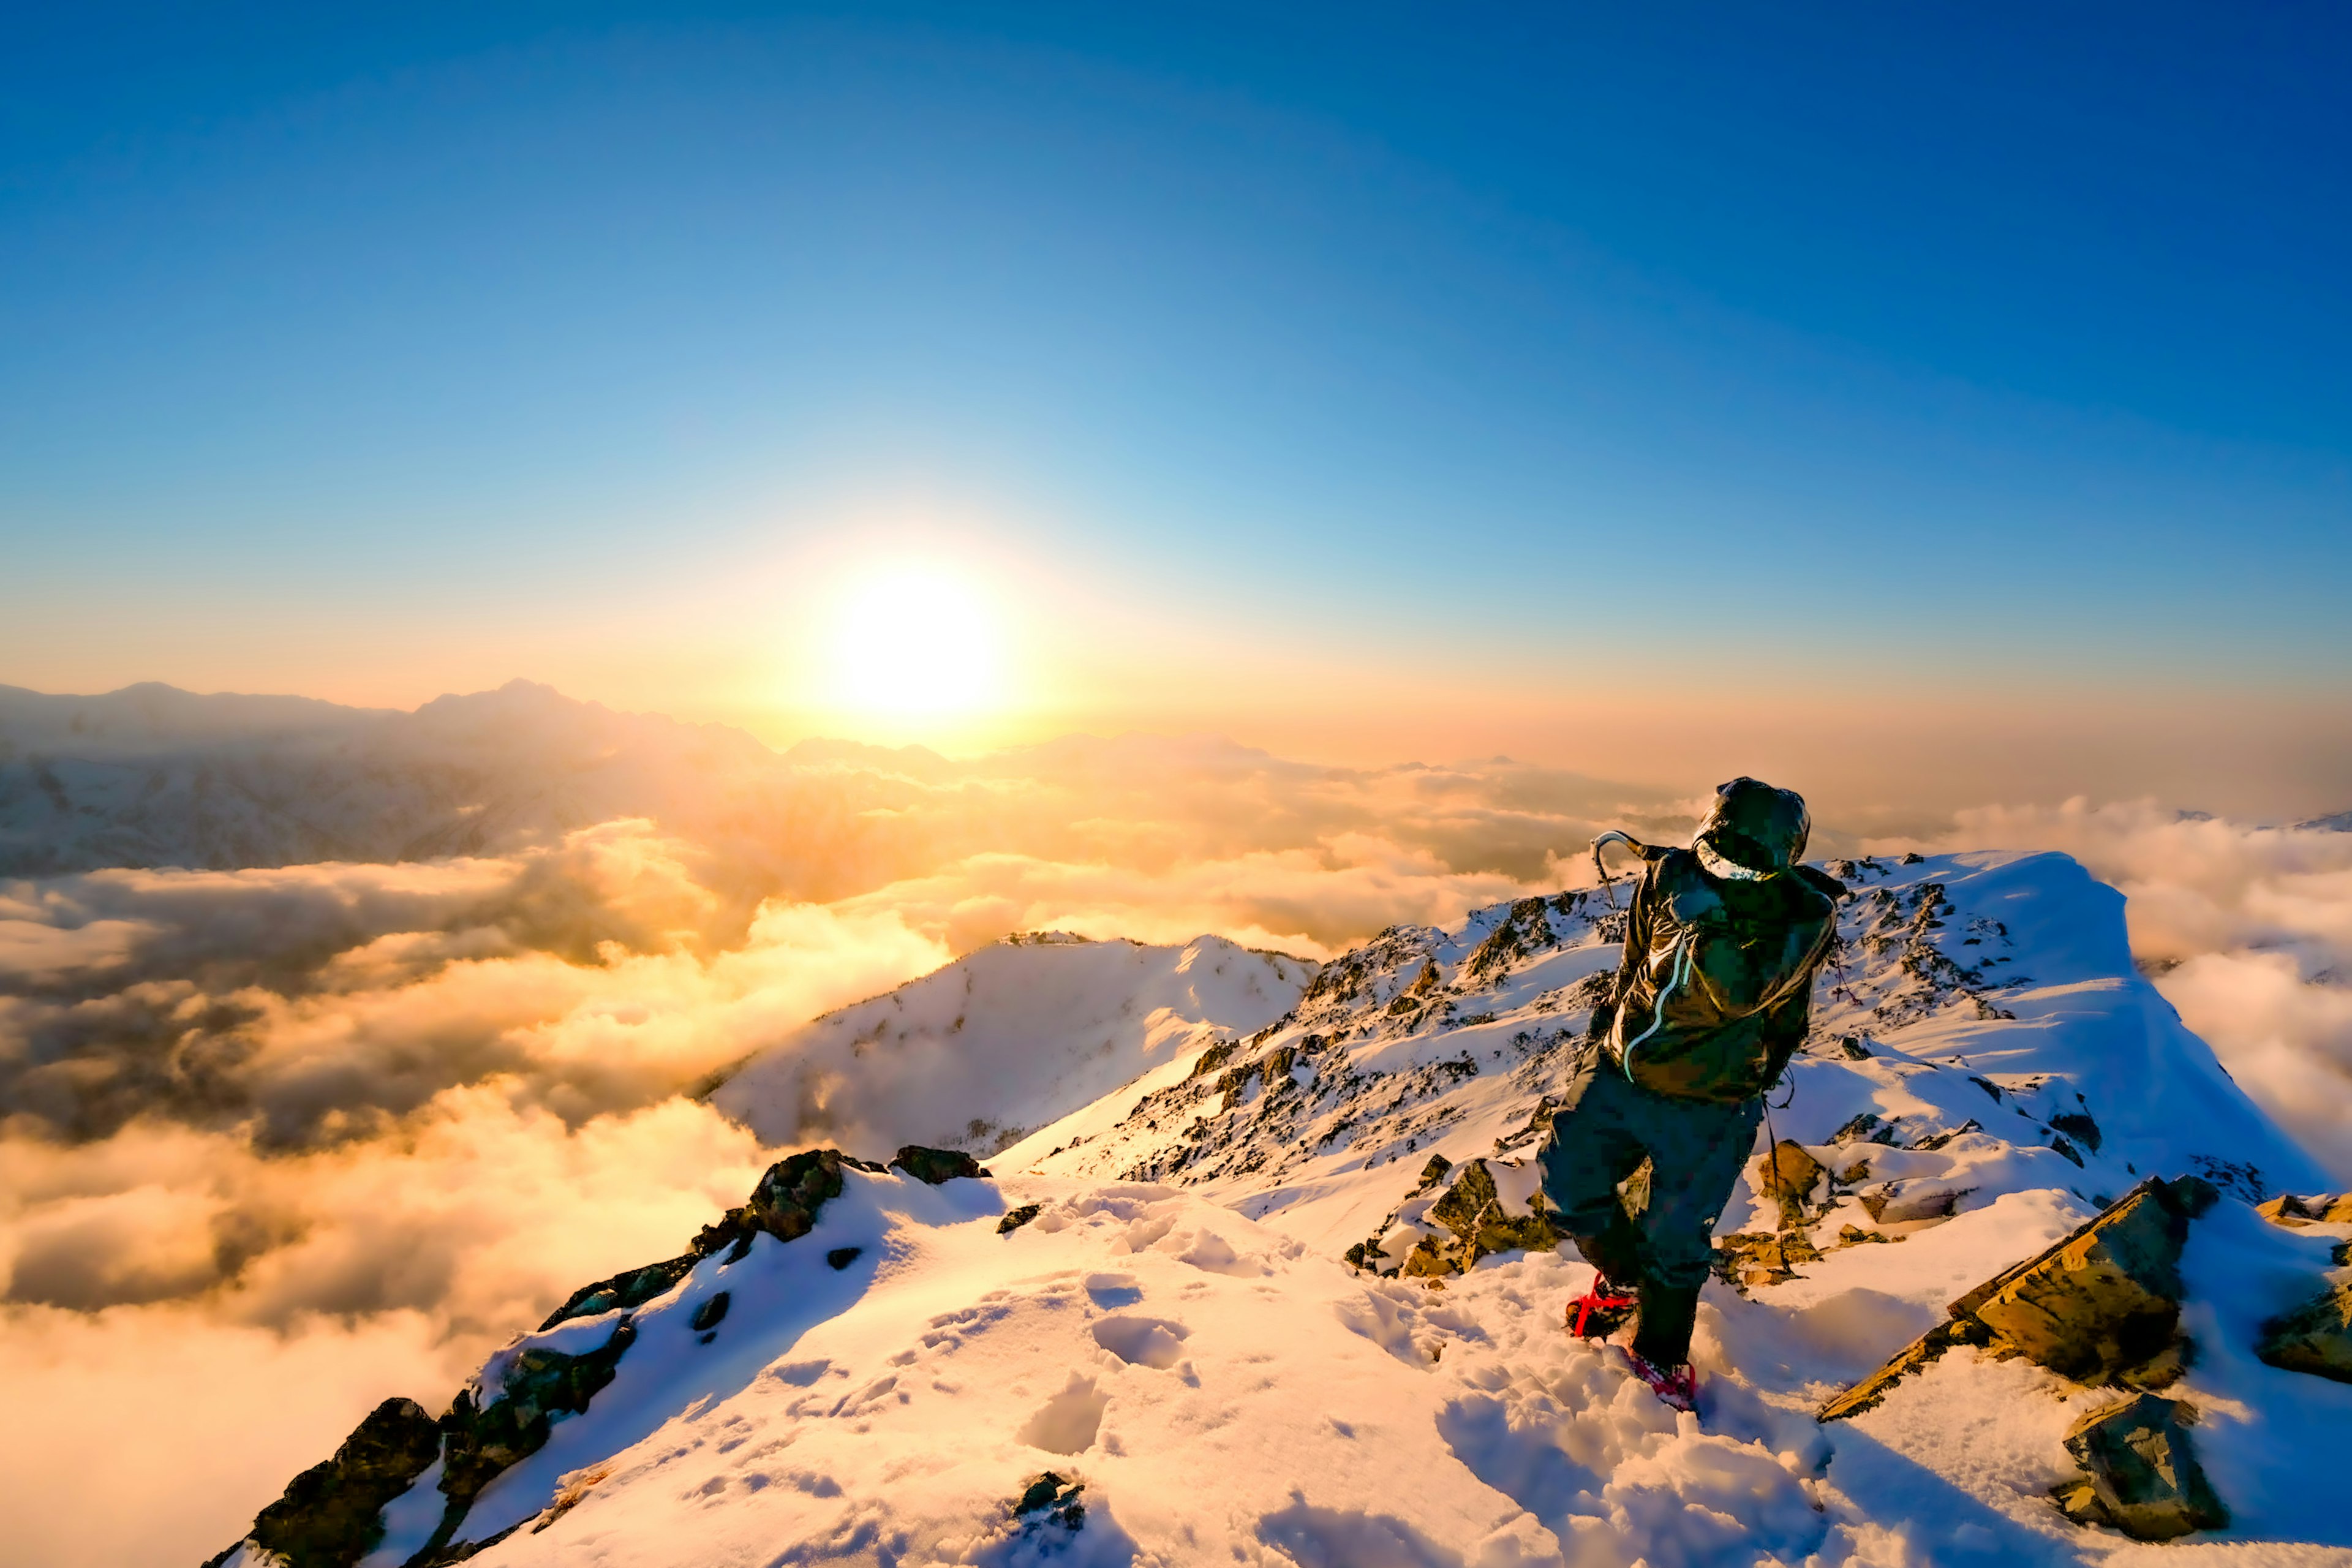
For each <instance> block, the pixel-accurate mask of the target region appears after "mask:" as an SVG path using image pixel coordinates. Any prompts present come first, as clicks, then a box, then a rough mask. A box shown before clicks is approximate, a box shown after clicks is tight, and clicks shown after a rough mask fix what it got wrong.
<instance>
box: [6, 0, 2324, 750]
mask: <svg viewBox="0 0 2352 1568" xmlns="http://www.w3.org/2000/svg"><path fill="white" fill-rule="evenodd" d="M60 9H61V10H66V9H68V8H60ZM1264 10H1265V8H1264V7H1248V8H1244V7H1230V8H1225V7H1214V6H1188V7H1182V8H1151V9H1146V8H1139V7H1104V6H1080V5H1069V6H1057V5H1027V6H1018V7H1013V6H991V5H959V6H952V7H925V6H914V5H867V6H860V7H856V8H855V9H836V10H830V11H828V10H821V9H814V8H797V7H694V6H679V5H670V6H662V7H642V8H636V9H634V10H633V9H630V8H623V7H599V6H593V5H570V6H555V5H545V6H497V5H489V6H431V5H411V6H406V7H402V8H399V9H398V10H392V9H385V10H383V11H381V12H377V13H374V14H373V15H371V14H367V13H366V12H365V10H364V8H357V7H354V8H347V9H346V8H333V7H329V8H316V7H312V8H303V9H299V10H298V9H294V8H285V9H276V8H257V7H237V6H213V7H205V8H201V9H199V8H182V9H171V10H157V11H151V12H138V11H110V10H107V9H105V8H101V7H91V8H86V9H80V10H71V11H70V13H69V14H64V15H59V16H49V17H38V16H26V15H24V14H22V13H18V14H16V15H15V16H12V17H11V18H10V19H9V20H8V21H7V22H6V23H5V28H6V37H7V44H6V47H0V545H5V551H6V554H7V557H8V558H9V560H10V561H11V562H12V563H13V568H14V569H13V570H11V571H10V572H8V573H7V574H5V580H0V611H5V613H6V614H5V618H6V619H7V620H8V621H9V622H10V623H11V624H12V625H13V626H14V627H15V628H16V629H15V630H14V631H13V632H11V631H7V630H0V681H14V682H16V683H18V684H26V685H37V686H46V687H49V688H51V689H56V688H58V687H61V686H62V687H74V686H79V687H81V688H84V689H88V688H91V687H97V686H102V685H107V684H113V683H116V682H117V681H118V680H119V679H133V678H136V677H137V676H139V675H145V676H150V677H153V678H157V679H171V680H175V681H177V682H179V683H181V684H187V685H197V686H206V685H245V686H251V685H256V684H277V685H280V686H285V687H294V688H299V689H315V690H319V691H320V694H322V695H329V696H346V697H351V698H354V699H360V700H404V701H412V700H421V699H422V698H423V697H426V696H430V695H432V694H433V690H432V689H425V687H428V686H429V687H432V688H433V689H439V686H440V685H441V684H445V683H446V684H467V683H468V682H469V681H470V682H471V683H473V684H492V683H494V682H495V681H496V680H499V679H505V678H506V677H507V676H509V675H513V674H540V675H545V676H548V677H550V678H555V679H559V683H560V684H566V685H567V686H568V687H575V688H576V687H580V686H583V685H585V686H587V687H590V688H594V687H596V686H597V685H598V684H599V682H600V681H603V682H604V684H605V685H607V686H609V687H610V690H609V692H608V691H604V690H596V689H591V690H588V691H587V692H586V693H585V694H588V695H611V696H612V697H614V700H623V701H628V702H631V703H633V704H634V705H644V706H664V705H667V706H669V707H671V708H673V709H675V710H712V711H717V710H721V709H730V704H732V705H733V707H734V708H740V706H741V705H742V704H741V699H740V693H736V694H735V695H732V696H730V695H728V694H727V693H726V692H723V691H722V690H721V688H722V687H725V686H726V685H727V682H726V680H725V679H723V678H722V677H721V676H719V675H717V674H714V673H713V672H714V671H717V670H719V669H721V668H723V667H724V666H725V665H726V664H727V662H728V659H729V658H730V648H732V647H738V646H739V643H730V641H728V639H727V638H725V637H714V636H713V635H712V633H711V628H712V626H715V625H720V624H728V623H730V618H732V619H756V618H758V617H759V616H761V615H762V614H763V613H765V614H773V615H775V616H786V617H789V616H793V615H798V614H804V613H806V612H807V610H808V604H807V599H806V594H805V593H803V594H802V595H801V597H799V598H794V597H793V587H792V584H794V583H795V582H798V581H800V580H802V579H803V578H807V579H809V580H811V581H814V579H815V576H819V575H821V572H820V571H819V569H818V567H817V566H815V565H814V564H812V563H817V562H820V561H826V562H829V561H837V560H839V559H841V558H843V557H845V555H855V554H856V552H857V551H859V550H860V549H863V548H866V547H867V546H868V544H870V545H871V546H872V547H873V548H875V549H884V550H887V549H913V550H930V549H940V550H944V551H946V552H949V553H950V554H957V555H959V556H962V557H970V558H971V559H973V560H978V561H980V562H982V563H983V567H984V569H990V570H993V569H998V568H1002V569H1003V570H1006V571H1009V572H1013V573H1014V574H1021V573H1029V574H1032V575H1033V576H1034V578H1035V581H1036V582H1038V583H1043V584H1046V586H1045V587H1044V588H1035V589H1033V590H1031V591H1030V597H1029V598H1028V599H1026V600H1024V601H1023V602H1022V605H1023V607H1022V609H1021V611H1020V612H1019V613H1020V614H1022V615H1024V616H1027V617H1029V618H1032V619H1050V618H1052V617H1053V616H1055V614H1056V613H1057V611H1058V609H1059V608H1060V607H1061V606H1063V605H1072V606H1082V607H1083V609H1084V612H1085V613H1086V614H1090V615H1095V616H1100V617H1102V618H1103V625H1104V626H1107V627H1110V628H1113V631H1115V629H1116V628H1117V627H1118V626H1121V625H1134V626H1144V625H1148V626H1150V627H1152V628H1154V629H1153V630H1152V632H1151V634H1150V637H1147V638H1144V639H1143V642H1142V643H1140V644H1139V647H1144V646H1147V645H1148V647H1149V649H1150V650H1156V651H1154V652H1153V653H1152V654H1151V657H1153V658H1163V657H1170V656H1168V655H1167V654H1166V651H1165V650H1169V649H1181V648H1182V647H1190V646H1194V645H1198V646H1202V647H1208V646H1214V647H1221V648H1225V649H1228V650H1230V649H1234V648H1245V649H1255V650H1258V653H1259V655H1260V657H1261V658H1263V660H1264V661H1265V663H1266V664H1267V665H1268V667H1270V668H1286V667H1287V666H1288V665H1289V664H1290V663H1292V662H1295V661H1297V660H1301V659H1307V660H1310V661H1311V660H1313V659H1318V658H1319V659H1323V660H1325V661H1326V665H1325V666H1323V667H1319V668H1327V669H1341V668H1357V669H1360V670H1364V671H1367V672H1370V675H1369V676H1368V679H1370V678H1371V677H1372V676H1379V677H1380V678H1381V679H1385V674H1384V673H1383V672H1387V673H1393V672H1394V671H1396V670H1399V669H1405V668H1424V669H1425V668H1427V667H1428V666H1430V665H1431V663H1432V662H1433V661H1434V662H1435V663H1436V664H1438V665H1444V664H1445V663H1446V661H1448V660H1459V661H1461V663H1460V673H1461V679H1465V680H1470V679H1476V672H1477V670H1478V668H1480V661H1479V658H1477V657H1476V655H1477V654H1478V650H1480V649H1485V648H1492V647H1509V648H1513V649H1519V650H1527V651H1528V659H1529V660H1531V661H1532V662H1533V664H1535V665H1537V666H1540V667H1543V668H1553V669H1557V670H1559V671H1563V672H1564V671H1568V670H1570V669H1571V668H1581V669H1584V670H1587V671H1591V670H1595V669H1603V670H1611V671H1615V672H1618V673H1620V674H1622V673H1623V672H1626V671H1630V670H1633V669H1636V668H1659V667H1661V666H1664V667H1669V668H1672V669H1673V670H1674V671H1675V677H1676V679H1688V680H1691V681H1706V680H1709V679H1727V678H1730V679H1758V680H1759V684H1766V683H1769V682H1770V681H1782V682H1785V681H1787V680H1790V679H1802V678H1803V677H1804V674H1805V672H1807V671H1818V670H1819V669H1821V668H1822V662H1823V660H1825V659H1832V658H1834V659H1839V660H1842V661H1843V663H1844V664H1845V666H1846V675H1847V677H1848V678H1849V679H1862V678H1865V677H1866V679H1868V680H1874V681H1878V682H1880V683H1881V684H1882V685H1885V686H1887V687H1889V688H1890V689H1893V688H1899V687H1900V686H1901V685H1902V684H1903V682H1905V681H1906V680H1909V679H1920V678H1925V677H1927V676H1933V675H1937V674H1939V673H1948V672H1949V671H1950V670H1952V669H1953V668H1966V669H1968V670H1970V671H1972V672H1977V673H1979V674H1984V675H1988V676H1993V677H2001V678H2004V679H2018V680H2033V681H2039V682H2043V683H2057V684H2063V683H2066V682H2076V683H2084V682H2087V683H2091V684H2094V685H2104V686H2105V687H2108V688H2120V689H2132V690H2136V691H2140V692H2143V693H2160V692H2162V691H2164V690H2167V689H2175V688H2182V687H2190V686H2193V687H2195V688H2197V689H2200V690H2203V691H2206V692H2208V693H2214V692H2226V691H2230V690H2249V691H2251V690H2262V691H2266V692H2270V693H2273V694H2276V693H2279V692H2289V693H2301V694H2303V696H2305V698H2307V699H2309V700H2315V701H2316V700H2332V699H2335V698H2339V697H2340V696H2342V695H2343V694H2344V692H2345V691H2346V689H2347V677H2352V633H2347V629H2346V627H2347V617H2346V616H2345V615H2344V612H2343V605H2344V603H2345V600H2346V595H2347V589H2352V374H2347V365H2352V304H2347V298H2352V291H2347V286H2346V283H2345V279H2347V277H2352V189H2347V186H2352V94H2347V93H2346V92H2345V91H2344V90H2343V87H2342V84H2343V81H2344V80H2345V79H2346V76H2345V72H2346V69H2347V67H2352V47H2347V44H2352V17H2347V14H2346V13H2345V12H2343V11H2342V10H2341V9H2340V8H2333V7H2326V6H2304V7H2297V6H2269V7H2263V8H2260V9H2259V10H2258V11H2254V10H2251V9H2249V8H2226V9H2225V8H2221V7H2189V6H2166V5H2131V6H2123V5H2110V6H2079V7H2067V8H2064V11H2063V15H2062V16H2052V15H2050V14H2049V12H2048V8H2030V7H2023V6H2011V7H1982V6H1969V7H1962V6H1957V5H1953V6H1899V7H1898V6H1885V5H1832V6H1822V7H1813V8H1801V9H1797V10H1790V9H1788V8H1777V9H1768V8H1764V7H1753V6H1729V5H1725V6H1639V7H1636V6H1630V5H1629V6H1621V7H1599V8H1591V9H1587V10H1574V9H1570V8H1563V7H1519V8H1509V9H1506V8H1499V7H1497V8H1477V7H1469V8H1464V7H1454V8H1444V9H1441V8H1438V7H1433V6H1389V7H1362V6H1354V7H1347V8H1337V7H1333V8H1307V7H1299V8H1286V9H1285V11H1284V14H1283V15H1282V16H1279V17H1277V18H1276V19H1273V20H1269V19H1268V18H1267V17H1265V16H1264V15H1262V14H1261V13H1262V12H1263V11H1264ZM2233 11H2243V12H2244V13H2245V14H2232V12H2233ZM328 12H338V13H340V14H337V15H328V14H326V13H328ZM910 520H911V521H910ZM746 583H750V584H754V585H755V586H754V587H752V588H748V589H747V588H745V587H744V586H743V584H746ZM771 586H772V587H774V591H775V594H776V602H775V606H774V607H773V608H772V610H768V611H763V610H762V608H761V605H758V604H757V603H756V602H754V601H756V599H757V597H758V595H759V594H760V593H761V592H766V591H768V588H769V587H771ZM1072 613H1074V614H1075V613H1077V612H1076V610H1073V612H1072ZM583 622H589V623H593V625H594V626H595V628H596V634H595V637H594V638H593V639H588V640H593V641H594V642H595V643H596V644H597V646H598V647H602V648H603V649H604V650H605V662H604V663H603V664H599V663H597V662H596V661H595V660H594V659H593V658H586V656H584V655H582V654H581V653H580V648H581V647H583V646H584V644H583V634H582V633H581V632H580V631H579V630H578V627H579V626H580V624H581V623H583ZM1113 631H1101V632H1098V633H1097V634H1094V635H1099V636H1105V637H1108V636H1112V635H1113ZM420 639H422V640H425V641H429V643H430V644H431V647H432V649H433V657H432V658H425V659H420V658H419V657H418V656H417V652H416V647H415V645H416V643H417V642H418V641H419V640H420ZM1188 639H1189V641H1188ZM469 650H471V651H469ZM616 650H618V651H616ZM1597 650H1598V651H1597ZM1137 657H1138V658H1139V659H1141V660H1143V661H1144V662H1149V659H1147V658H1145V656H1144V655H1143V654H1142V653H1139V654H1138V656H1137ZM534 663H536V664H537V665H539V666H541V668H530V667H529V666H531V665H533V664H534ZM547 666H552V668H544V667H547ZM277 668H282V669H283V670H284V674H283V676H282V678H280V679H278V680H276V681H274V682H273V681H271V680H270V679H269V677H270V673H271V671H272V670H273V669H277ZM623 669H629V670H638V671H644V670H658V671H660V672H662V679H664V680H666V681H667V682H668V683H669V687H670V689H669V690H668V691H667V694H666V696H665V694H664V693H662V692H648V691H646V690H644V689H640V687H639V686H633V685H632V684H631V681H630V680H629V679H624V678H623V677H622V676H621V675H620V674H618V673H614V672H618V671H621V670H623ZM600 670H602V671H605V672H606V673H605V674H604V675H600V674H599V673H598V672H599V671H600ZM1335 679H1336V678H1335ZM1531 679H1535V682H1536V687H1540V685H1541V679H1540V678H1539V677H1537V678H1531ZM1560 679H1571V677H1570V676H1569V675H1566V674H1562V675H1561V676H1560ZM1327 684H1328V683H1327ZM411 685H414V686H416V687H417V689H415V690H413V691H412V690H410V689H408V687H409V686H411ZM1531 689H1534V688H1531ZM656 697H662V698H664V700H658V701H657V700H654V699H655V698H656ZM1096 706H1097V708H1100V709H1104V710H1110V709H1115V708H1117V706H1118V704H1117V702H1116V701H1114V700H1108V699H1106V700H1101V701H1098V702H1097V704H1096ZM1148 707H1149V705H1148V704H1145V705H1143V706H1142V707H1139V711H1143V710H1145V709H1147V708H1148ZM730 710H731V709H730Z"/></svg>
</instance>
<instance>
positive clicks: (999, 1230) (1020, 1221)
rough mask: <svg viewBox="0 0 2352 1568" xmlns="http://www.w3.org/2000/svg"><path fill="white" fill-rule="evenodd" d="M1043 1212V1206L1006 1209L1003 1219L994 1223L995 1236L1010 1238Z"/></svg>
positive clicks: (1029, 1205)
mask: <svg viewBox="0 0 2352 1568" xmlns="http://www.w3.org/2000/svg"><path fill="white" fill-rule="evenodd" d="M1044 1212H1045V1205H1043V1204H1023V1205H1021V1206H1020V1207H1019V1208H1015V1209H1007V1210H1005V1211H1004V1217H1003V1219H1000V1220H998V1221H997V1222H996V1234H997V1235H999V1236H1011V1235H1012V1234H1013V1232H1014V1231H1016V1230H1019V1229H1020V1228H1021V1227H1022V1226H1024V1225H1027V1224H1028V1223H1029V1222H1030V1221H1031V1220H1033V1219H1035V1218H1036V1217H1037V1216H1038V1215H1041V1214H1043V1213H1044Z"/></svg>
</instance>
